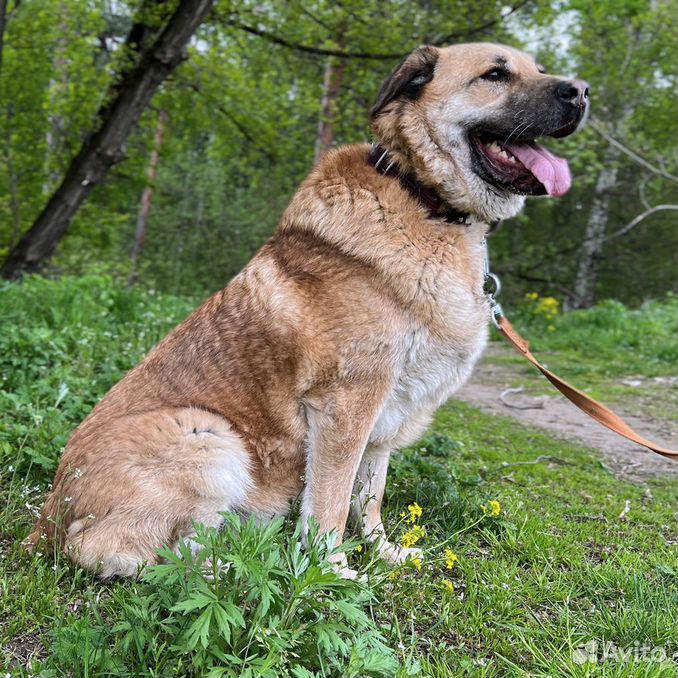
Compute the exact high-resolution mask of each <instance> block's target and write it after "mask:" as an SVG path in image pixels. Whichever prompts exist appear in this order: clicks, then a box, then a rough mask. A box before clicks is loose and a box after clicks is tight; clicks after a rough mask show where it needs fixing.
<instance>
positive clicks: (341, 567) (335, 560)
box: [330, 553, 365, 581]
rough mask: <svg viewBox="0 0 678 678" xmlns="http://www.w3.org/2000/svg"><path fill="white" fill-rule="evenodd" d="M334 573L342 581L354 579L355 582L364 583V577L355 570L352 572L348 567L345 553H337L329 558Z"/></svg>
mask: <svg viewBox="0 0 678 678" xmlns="http://www.w3.org/2000/svg"><path fill="white" fill-rule="evenodd" d="M330 560H331V561H332V566H333V567H334V571H335V572H336V573H337V574H338V575H339V576H340V577H341V578H342V579H355V580H357V581H365V575H363V574H360V573H359V572H358V571H357V570H353V569H351V568H350V567H349V566H348V560H346V554H345V553H337V554H336V555H334V556H332V557H330Z"/></svg>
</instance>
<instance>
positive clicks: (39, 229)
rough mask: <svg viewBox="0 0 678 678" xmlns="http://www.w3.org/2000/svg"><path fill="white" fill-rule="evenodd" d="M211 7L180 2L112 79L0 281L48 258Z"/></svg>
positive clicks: (194, 0) (201, 0)
mask: <svg viewBox="0 0 678 678" xmlns="http://www.w3.org/2000/svg"><path fill="white" fill-rule="evenodd" d="M213 4H214V0H180V2H179V4H178V6H177V9H176V11H175V12H174V14H172V16H171V17H170V19H169V21H168V22H167V24H166V26H165V28H164V29H163V30H162V32H161V33H160V35H159V36H158V38H157V39H156V40H154V41H152V43H151V44H150V45H144V44H143V41H141V42H140V43H139V50H138V54H139V56H138V59H136V60H135V63H134V64H133V65H132V66H131V67H129V69H127V70H125V71H123V72H122V73H121V74H120V76H119V77H118V78H116V79H115V81H116V83H119V84H117V85H115V84H114V85H113V86H112V88H111V90H112V91H111V94H112V95H113V96H112V97H111V102H110V104H108V105H107V104H104V105H103V106H102V107H101V109H100V110H99V112H98V115H97V122H98V124H97V129H95V131H93V132H92V133H91V134H90V135H89V136H88V137H87V138H86V139H85V141H84V143H83V145H82V148H81V149H80V152H79V153H78V155H77V156H76V157H75V159H74V160H73V162H72V163H71V165H70V167H69V168H68V170H67V171H66V176H65V177H64V179H63V181H62V183H61V185H60V186H59V188H58V189H57V191H56V192H55V193H54V195H53V196H52V197H51V199H50V200H49V202H48V203H47V205H46V206H45V208H44V209H43V211H42V212H41V213H40V215H39V216H38V218H37V219H36V221H35V223H34V224H33V226H32V227H31V228H30V230H29V231H28V233H26V235H24V237H23V238H22V239H21V240H20V241H19V243H18V245H17V246H16V247H15V248H13V249H12V251H11V252H10V253H9V256H8V258H7V260H6V261H5V264H4V266H3V267H2V270H1V271H0V273H1V274H2V276H3V277H4V278H7V279H14V278H19V277H20V276H21V275H22V274H23V273H31V272H36V271H38V270H40V268H41V267H42V265H43V264H44V263H45V261H46V260H47V259H49V257H51V256H52V254H53V253H54V251H55V249H56V246H57V244H58V243H59V241H60V240H61V238H62V237H63V236H64V234H65V233H66V231H67V229H68V226H69V225H70V223H71V220H72V219H73V216H74V215H75V213H76V211H77V210H78V208H79V207H80V205H81V204H82V202H83V201H84V200H85V199H86V198H87V196H88V195H89V194H90V192H91V191H92V189H93V188H94V187H95V186H96V185H97V184H98V183H100V182H101V180H102V179H103V178H104V177H105V175H106V173H107V172H108V170H109V169H110V168H111V167H112V166H113V165H114V164H115V163H117V162H119V161H120V160H121V159H122V158H123V157H124V153H125V149H124V146H125V143H126V141H127V138H128V136H129V134H130V132H131V131H132V128H133V127H134V126H135V125H136V124H137V123H138V121H139V118H140V116H141V113H142V112H143V110H144V108H145V107H146V105H147V104H148V102H149V101H150V99H151V97H152V96H153V94H154V93H155V91H156V90H157V89H158V87H159V86H160V84H161V83H162V82H163V80H165V78H166V77H167V76H168V75H169V74H170V73H171V72H172V71H173V70H174V69H175V68H176V67H177V66H178V65H179V63H181V61H183V60H184V59H185V58H186V55H185V51H186V46H187V44H188V41H189V40H190V38H191V36H192V35H193V33H194V32H195V31H196V29H197V28H198V26H199V25H200V24H201V23H202V21H203V20H204V19H205V17H206V16H207V13H208V12H209V11H210V9H211V8H212V5H213ZM132 30H133V31H134V30H135V28H134V27H133V29H132Z"/></svg>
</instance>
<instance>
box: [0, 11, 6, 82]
mask: <svg viewBox="0 0 678 678" xmlns="http://www.w3.org/2000/svg"><path fill="white" fill-rule="evenodd" d="M6 24H7V0H0V73H1V72H2V50H3V48H4V46H5V26H6Z"/></svg>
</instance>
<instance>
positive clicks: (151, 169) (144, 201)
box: [127, 111, 167, 286]
mask: <svg viewBox="0 0 678 678" xmlns="http://www.w3.org/2000/svg"><path fill="white" fill-rule="evenodd" d="M166 123H167V113H166V112H165V111H160V113H158V124H157V125H156V128H155V139H154V140H153V150H152V151H151V159H150V161H149V163H148V183H147V184H146V187H145V188H144V192H143V193H142V194H141V206H140V207H139V214H138V215H137V228H136V231H135V233H134V246H133V247H132V253H131V259H132V267H131V269H130V273H129V276H128V278H127V284H128V285H129V286H132V285H134V283H135V282H136V281H137V259H138V258H139V254H141V250H142V248H143V246H144V241H145V240H146V230H147V226H148V215H149V214H150V212H151V203H152V202H153V191H154V188H155V179H156V177H157V176H158V164H159V162H160V150H161V149H162V142H163V137H164V134H165V124H166Z"/></svg>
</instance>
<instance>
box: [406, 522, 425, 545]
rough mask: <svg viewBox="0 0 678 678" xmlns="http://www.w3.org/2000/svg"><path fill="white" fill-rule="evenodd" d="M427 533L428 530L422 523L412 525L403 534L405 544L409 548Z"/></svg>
mask: <svg viewBox="0 0 678 678" xmlns="http://www.w3.org/2000/svg"><path fill="white" fill-rule="evenodd" d="M425 535H426V532H425V530H424V528H423V527H422V526H421V525H415V526H414V527H411V528H410V529H409V530H407V532H405V534H404V535H403V542H402V543H403V546H404V547H405V548H406V549H409V548H411V547H412V546H414V545H415V544H416V543H417V542H418V541H419V540H420V539H423V538H424V536H425Z"/></svg>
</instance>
